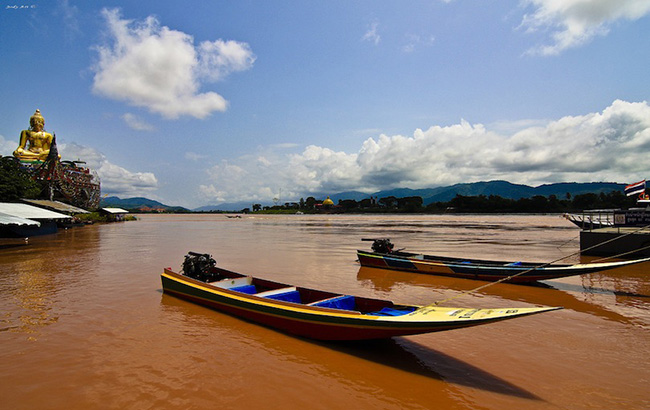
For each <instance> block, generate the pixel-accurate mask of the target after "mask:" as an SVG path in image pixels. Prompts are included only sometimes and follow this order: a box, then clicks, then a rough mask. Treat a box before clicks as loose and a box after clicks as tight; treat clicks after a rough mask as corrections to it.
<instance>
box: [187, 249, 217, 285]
mask: <svg viewBox="0 0 650 410" xmlns="http://www.w3.org/2000/svg"><path fill="white" fill-rule="evenodd" d="M216 265H217V261H215V260H214V259H213V258H212V255H209V254H207V253H196V252H188V253H187V255H185V260H184V261H183V273H184V274H185V276H189V277H190V278H193V279H198V280H200V281H203V282H211V281H214V280H217V277H218V276H219V275H218V274H217V273H216V272H215V269H214V268H215V266H216Z"/></svg>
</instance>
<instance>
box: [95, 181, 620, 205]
mask: <svg viewBox="0 0 650 410" xmlns="http://www.w3.org/2000/svg"><path fill="white" fill-rule="evenodd" d="M624 188H625V184H619V183H615V182H587V183H580V182H562V183H556V184H545V185H540V186H537V187H531V186H528V185H520V184H513V183H510V182H507V181H489V182H472V183H466V184H456V185H451V186H445V187H437V188H425V189H410V188H396V189H390V190H384V191H378V192H375V193H372V194H366V193H363V192H358V191H349V192H340V193H336V194H329V195H328V194H312V195H309V196H313V197H314V198H316V199H318V200H323V199H325V198H326V197H327V196H329V197H330V199H331V200H332V201H334V203H335V204H336V203H338V201H339V200H345V199H352V200H355V201H361V200H362V199H366V198H369V197H371V196H373V197H376V198H377V199H381V198H386V197H389V196H394V197H396V198H404V197H409V196H419V197H422V200H423V202H424V205H428V204H430V203H433V202H447V201H450V200H452V199H453V198H454V197H455V196H456V195H463V196H478V195H485V196H490V195H496V196H500V197H502V198H508V199H520V198H531V197H533V196H536V195H541V196H546V197H548V196H550V195H555V196H557V197H558V198H561V199H563V198H566V196H567V194H569V195H571V196H572V197H573V196H576V195H582V194H588V193H595V194H600V193H601V192H603V193H607V192H611V191H621V192H623V190H624ZM304 199H307V198H306V197H305V198H304ZM299 200H300V198H298V199H290V200H287V201H283V203H284V202H298V201H299ZM252 205H253V204H252V203H250V202H232V203H222V204H218V205H208V206H202V207H200V208H195V209H192V211H195V212H210V211H240V210H242V209H244V208H252ZM271 205H273V203H272V202H271V201H268V202H267V203H262V206H271ZM100 206H102V207H119V208H125V209H129V210H142V211H168V212H170V211H171V212H177V211H180V212H183V211H189V210H188V209H186V208H183V207H180V206H168V205H164V204H162V203H160V202H158V201H153V200H151V199H147V198H128V199H120V198H118V197H115V196H112V197H108V198H104V199H102V201H101V204H100Z"/></svg>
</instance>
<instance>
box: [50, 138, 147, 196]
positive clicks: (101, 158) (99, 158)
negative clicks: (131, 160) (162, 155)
mask: <svg viewBox="0 0 650 410" xmlns="http://www.w3.org/2000/svg"><path fill="white" fill-rule="evenodd" d="M57 146H58V149H59V154H60V155H61V159H64V160H72V161H74V160H77V159H81V160H83V161H85V162H86V165H87V166H88V167H89V168H91V169H93V170H94V171H95V172H97V175H98V176H99V178H100V179H101V186H102V194H109V195H118V196H121V197H133V196H146V195H147V194H150V193H151V192H153V191H155V190H156V189H158V180H157V178H156V176H155V175H154V174H153V173H151V172H133V171H129V170H127V169H126V168H123V167H121V166H119V165H115V164H113V163H111V162H109V161H108V160H107V159H106V156H105V155H104V154H102V153H100V152H98V151H97V150H95V149H93V148H89V147H84V146H82V145H78V144H76V143H70V144H57Z"/></svg>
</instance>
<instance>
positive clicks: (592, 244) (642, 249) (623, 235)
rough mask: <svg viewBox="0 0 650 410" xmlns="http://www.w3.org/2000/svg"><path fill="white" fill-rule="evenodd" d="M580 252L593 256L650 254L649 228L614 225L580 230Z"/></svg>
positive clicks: (642, 255)
mask: <svg viewBox="0 0 650 410" xmlns="http://www.w3.org/2000/svg"><path fill="white" fill-rule="evenodd" d="M580 252H581V253H582V254H583V255H593V256H621V257H624V258H630V257H635V258H637V257H646V256H650V228H643V227H634V226H614V227H608V228H600V229H592V230H582V231H580Z"/></svg>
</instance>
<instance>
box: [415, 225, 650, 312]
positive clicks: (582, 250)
mask: <svg viewBox="0 0 650 410" xmlns="http://www.w3.org/2000/svg"><path fill="white" fill-rule="evenodd" d="M648 228H650V225H646V226H643V227H641V228H639V229H636V230H634V231H631V232H628V233H626V234H623V235H619V236H616V237H614V238H611V239H608V240H606V241H604V242H601V243H598V244H596V245H594V246H591V247H589V248H586V249H581V250H579V251H577V252H574V253H572V254H569V255H566V256H562V257H561V258H558V259H556V260H554V261H551V262H547V263H543V264H540V265H538V266H535V267H532V268H530V269H527V270H524V271H522V272H519V273H516V274H514V275H510V276H507V277H505V278H501V279H499V280H496V281H494V282H488V283H486V284H484V285H481V286H479V287H477V288H474V289H470V290H466V291H464V292H461V293H459V294H458V295H455V296H452V297H449V298H447V299H444V300H439V301H437V302H433V303H431V304H429V305H427V306H425V307H424V308H425V309H426V308H431V307H434V306H438V305H440V304H441V303H446V302H449V301H451V300H454V299H458V298H460V297H462V296H466V295H469V294H470V293H474V292H478V291H480V290H482V289H485V288H487V287H489V286H492V285H496V284H497V283H501V282H505V281H508V280H510V279H513V278H516V277H517V276H521V275H523V274H526V273H528V272H532V271H534V270H537V269H539V268H544V267H546V266H549V265H552V264H554V263H557V262H559V261H561V260H563V259H567V258H570V257H572V256H576V255H579V254H580V253H582V252H584V251H589V250H592V249H595V248H597V247H599V246H602V245H605V244H607V243H610V242H613V241H616V240H619V239H621V238H624V237H626V236H629V235H633V234H635V233H639V232H641V231H643V230H645V229H648ZM648 248H650V245H648V246H645V247H643V248H639V249H634V250H633V251H628V252H624V253H620V254H618V255H613V256H608V257H606V258H601V259H597V261H603V260H607V259H615V258H619V257H621V256H625V255H629V254H631V253H635V252H639V251H643V250H646V249H648Z"/></svg>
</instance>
